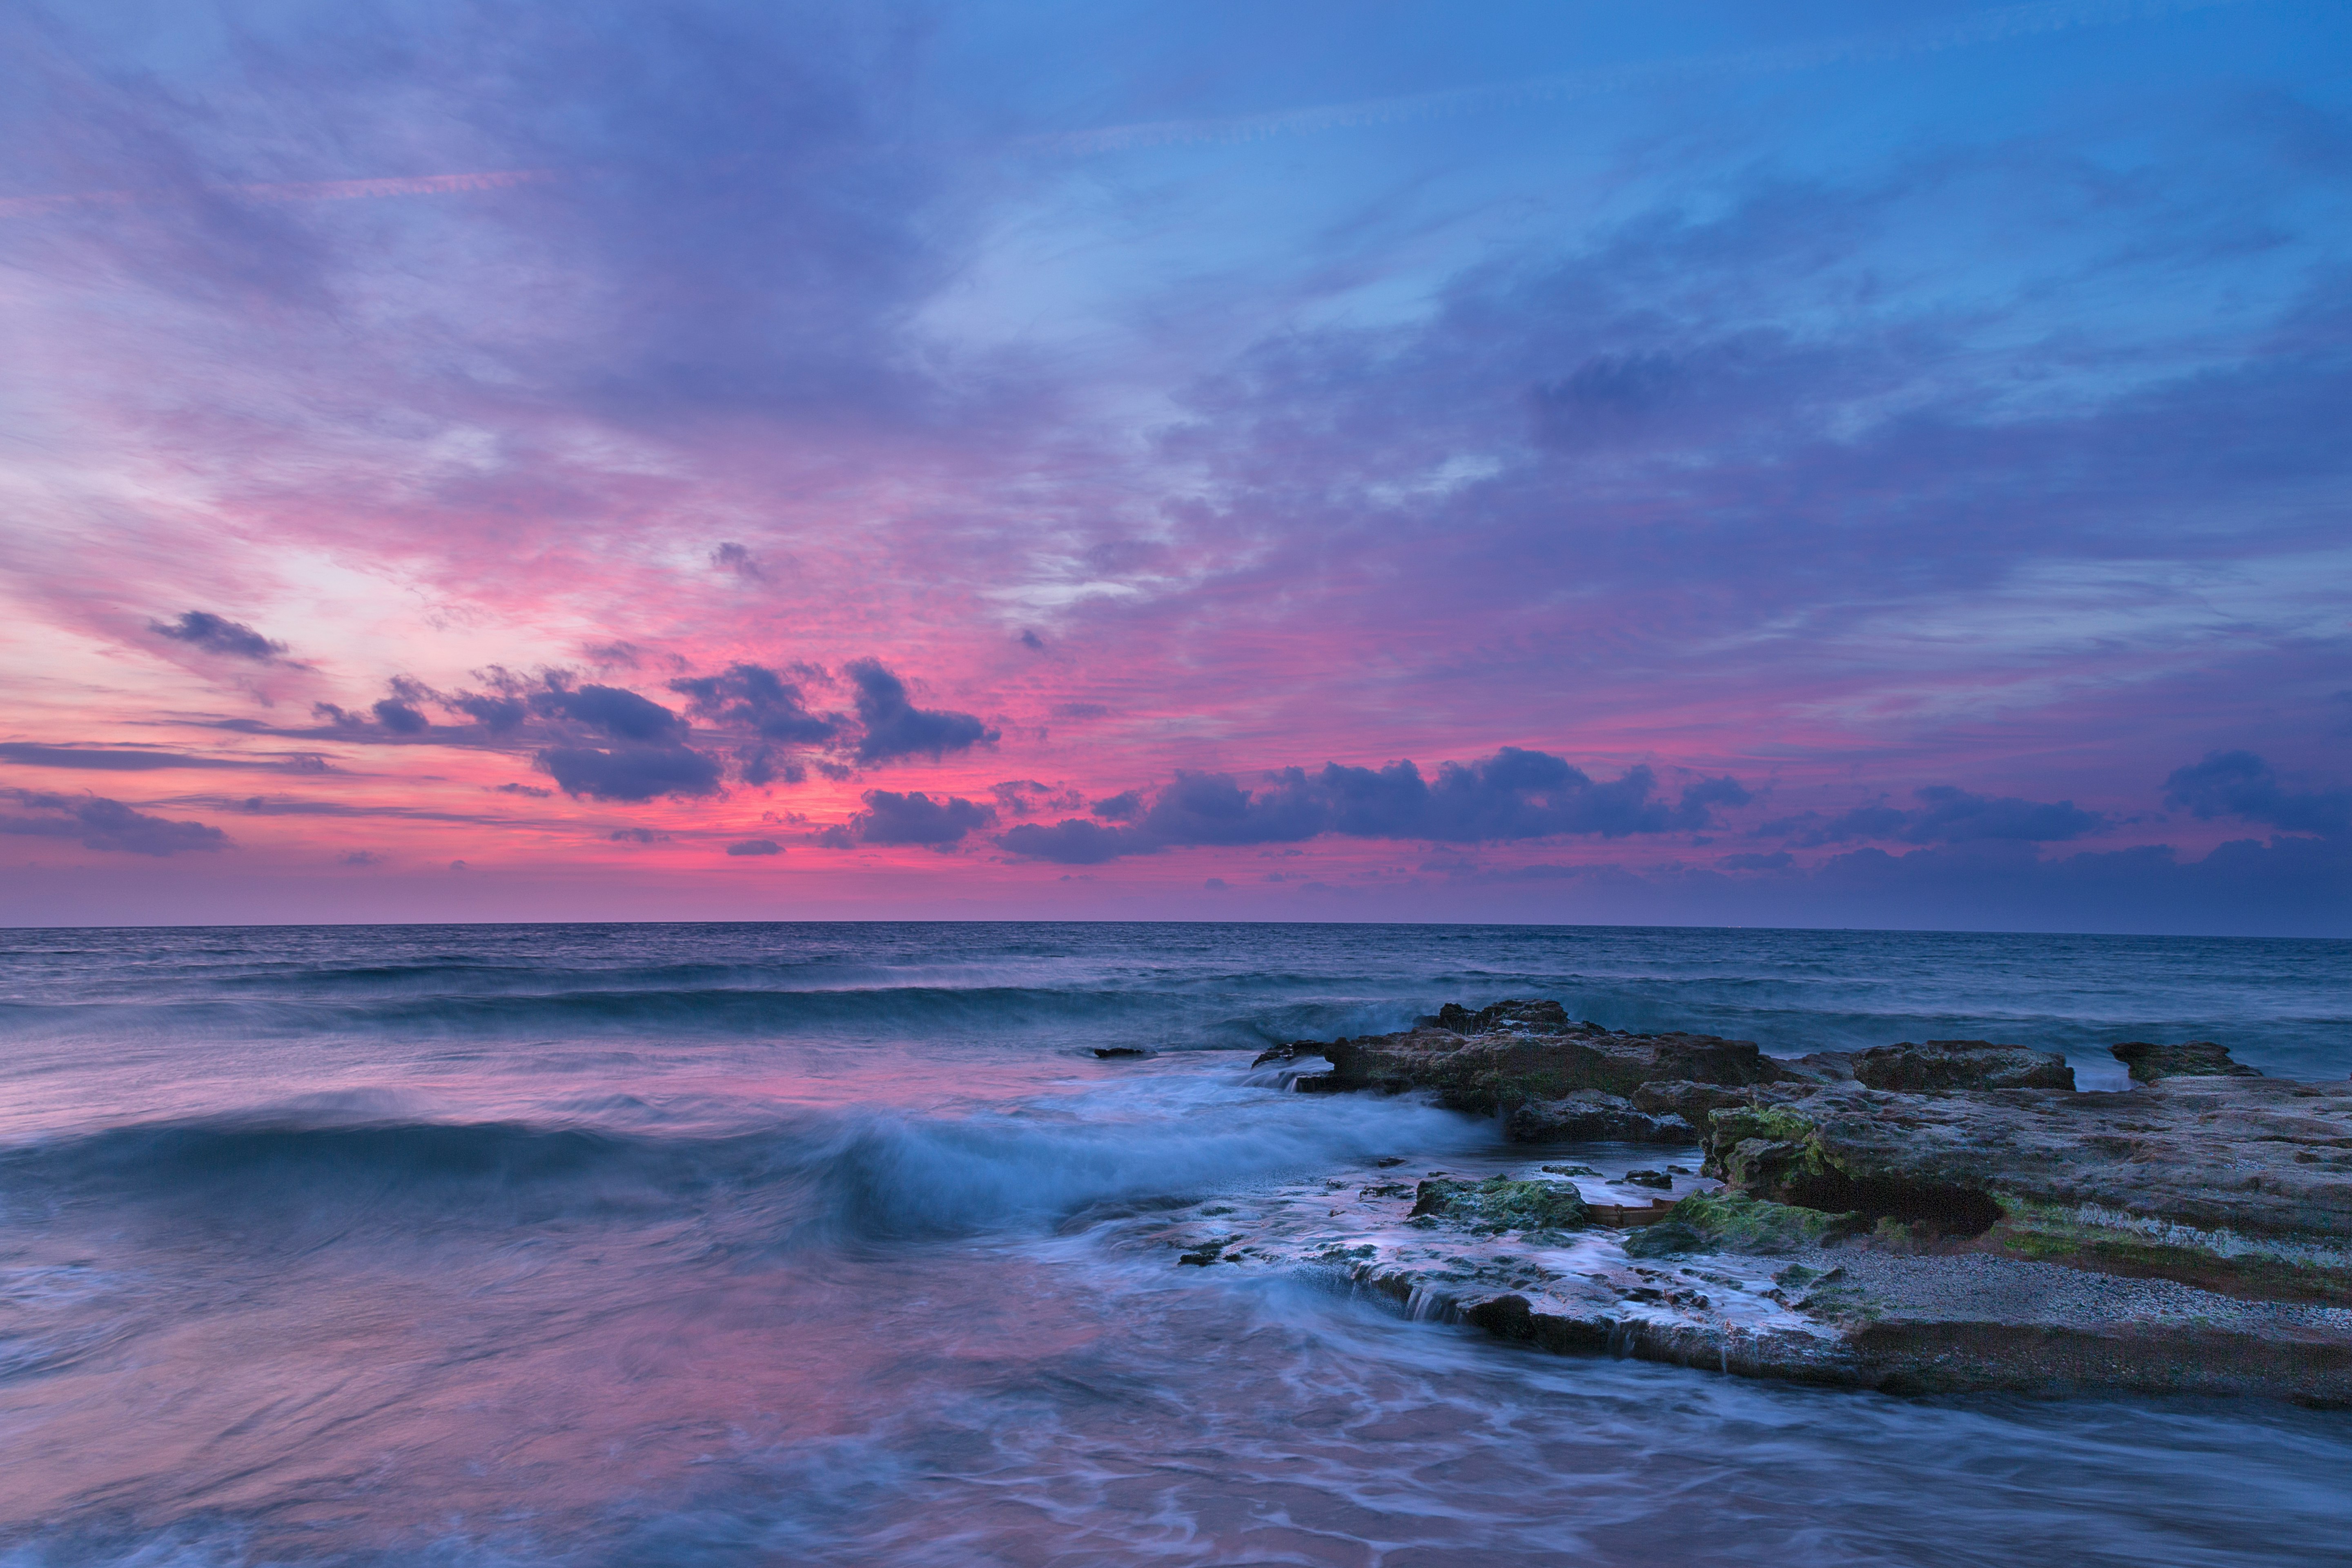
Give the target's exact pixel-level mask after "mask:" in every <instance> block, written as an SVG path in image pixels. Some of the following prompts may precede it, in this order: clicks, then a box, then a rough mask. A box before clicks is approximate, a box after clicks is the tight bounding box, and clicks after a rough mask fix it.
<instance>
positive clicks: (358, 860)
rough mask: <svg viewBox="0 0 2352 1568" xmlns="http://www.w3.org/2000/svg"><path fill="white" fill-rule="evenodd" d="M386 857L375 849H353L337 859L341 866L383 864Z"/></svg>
mask: <svg viewBox="0 0 2352 1568" xmlns="http://www.w3.org/2000/svg"><path fill="white" fill-rule="evenodd" d="M383 859H384V858H383V856H381V855H379V854H377V853H376V852H375V851H374V850H373V849H353V850H352V851H350V852H349V853H348V854H345V855H344V856H342V857H341V858H340V859H338V860H337V861H336V864H337V865H340V866H381V865H383Z"/></svg>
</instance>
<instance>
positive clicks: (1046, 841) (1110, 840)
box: [996, 817, 1159, 866]
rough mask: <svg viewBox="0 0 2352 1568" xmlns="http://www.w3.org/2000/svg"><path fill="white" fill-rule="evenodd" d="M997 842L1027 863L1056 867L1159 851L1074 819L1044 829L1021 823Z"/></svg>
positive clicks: (1124, 832) (1121, 831)
mask: <svg viewBox="0 0 2352 1568" xmlns="http://www.w3.org/2000/svg"><path fill="white" fill-rule="evenodd" d="M996 842H997V843H998V844H999V845H1001V846H1002V847H1004V848H1005V849H1008V850H1010V851H1011V852H1012V853H1013V854H1015V855H1019V856H1021V857H1023V858H1025V859H1030V860H1051V861H1053V862H1054V863H1055V865H1057V866H1099V865H1101V864H1102V863H1103V862H1104V861H1106V860H1116V859H1118V858H1119V857H1120V856H1122V855H1145V854H1149V853H1150V852H1151V851H1152V850H1153V849H1156V848H1158V847H1159V846H1158V845H1157V844H1153V843H1150V842H1149V841H1147V840H1145V839H1143V838H1141V837H1139V836H1137V835H1136V834H1135V833H1134V832H1133V831H1132V830H1130V829H1127V828H1118V827H1104V826H1100V825H1099V824H1097V823H1092V822H1087V821H1084V820H1082V819H1080V818H1077V817H1070V818H1068V819H1066V820H1065V821H1061V822H1057V823H1055V824H1054V825H1053V826H1050V827H1049V826H1041V825H1039V824H1037V823H1034V822H1024V823H1023V824H1022V825H1021V826H1018V827H1014V828H1012V829H1009V830H1008V831H1006V832H1005V833H1003V834H1002V835H1000V836H999V837H998V838H997V840H996Z"/></svg>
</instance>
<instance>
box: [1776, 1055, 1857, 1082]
mask: <svg viewBox="0 0 2352 1568" xmlns="http://www.w3.org/2000/svg"><path fill="white" fill-rule="evenodd" d="M1776 1059H1778V1060H1779V1062H1780V1071H1781V1074H1782V1076H1783V1078H1784V1079H1786V1080H1788V1081H1790V1082H1796V1083H1852V1082H1853V1052H1852V1051H1814V1052H1812V1053H1811V1054H1810V1055H1808V1056H1801V1057H1780V1058H1776Z"/></svg>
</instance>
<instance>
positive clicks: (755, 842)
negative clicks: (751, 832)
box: [727, 838, 784, 855]
mask: <svg viewBox="0 0 2352 1568" xmlns="http://www.w3.org/2000/svg"><path fill="white" fill-rule="evenodd" d="M783 852H784V847H783V846H782V845H781V844H779V843H777V842H776V841H775V840H774V839H772V838H746V839H742V840H740V842H738V843H734V844H730V845H729V846H728V847H727V853H729V854H730V855H781V854H782V853H783Z"/></svg>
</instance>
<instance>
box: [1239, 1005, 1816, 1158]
mask: <svg viewBox="0 0 2352 1568" xmlns="http://www.w3.org/2000/svg"><path fill="white" fill-rule="evenodd" d="M1282 1048H1283V1049H1286V1050H1288V1051H1290V1052H1291V1053H1292V1054H1293V1056H1294V1057H1295V1056H1297V1055H1303V1054H1307V1053H1309V1052H1314V1053H1318V1054H1320V1055H1322V1056H1323V1057H1325V1058H1328V1060H1329V1061H1330V1063H1331V1067H1332V1071H1331V1074H1330V1081H1329V1082H1328V1083H1326V1084H1315V1083H1312V1082H1311V1080H1307V1079H1302V1080H1301V1081H1300V1087H1301V1088H1302V1089H1309V1090H1310V1091H1311V1090H1313V1089H1381V1090H1386V1091H1388V1092H1391V1093H1395V1092H1401V1091H1402V1090H1405V1089H1430V1090H1433V1091H1434V1092H1435V1094H1436V1097H1437V1100H1438V1101H1439V1103H1440V1104H1443V1105H1446V1106H1449V1107H1451V1108H1453V1109H1454V1110H1467V1111H1471V1112H1474V1113H1476V1114H1481V1115H1491V1114H1494V1113H1495V1112H1497V1111H1506V1112H1507V1111H1509V1110H1514V1109H1516V1108H1517V1107H1520V1106H1524V1105H1542V1104H1545V1103H1548V1102H1551V1101H1558V1100H1567V1099H1568V1098H1569V1097H1570V1096H1572V1095H1578V1094H1581V1093H1584V1092H1587V1091H1598V1092H1599V1093H1601V1094H1604V1095H1610V1096H1614V1097H1617V1098H1619V1099H1622V1098H1623V1097H1625V1096H1627V1095H1630V1094H1631V1093H1633V1090H1635V1089H1639V1088H1640V1087H1642V1086H1643V1084H1646V1083H1651V1082H1654V1081H1658V1080H1662V1079H1664V1080H1680V1081H1688V1082H1696V1083H1710V1084H1717V1085H1727V1086H1738V1085H1748V1084H1762V1083H1770V1082H1775V1081H1778V1080H1779V1079H1780V1078H1781V1077H1782V1076H1783V1074H1782V1071H1781V1068H1780V1064H1779V1063H1777V1062H1775V1061H1774V1060H1772V1059H1771V1058H1769V1057H1767V1056H1765V1055H1764V1054H1763V1052H1762V1051H1760V1050H1759V1049H1758V1047H1757V1046H1756V1043H1755V1042H1754V1041H1752V1040H1727V1039H1721V1038H1718V1037H1716V1036H1713V1035H1686V1034H1666V1035H1629V1034H1625V1033H1622V1032H1620V1031H1614V1030H1610V1029H1605V1028H1602V1027H1601V1026H1600V1025H1598V1024H1592V1023H1581V1022H1578V1021H1576V1020H1574V1019H1571V1018H1570V1017H1569V1016H1568V1014H1567V1012H1566V1011H1565V1010H1564V1009H1563V1008H1562V1007H1561V1006H1560V1005H1559V1003H1557V1002H1542V1001H1517V1002H1498V1003H1496V1004H1495V1005H1493V1006H1491V1007H1486V1008H1482V1009H1480V1010H1479V1011H1477V1012H1475V1013H1473V1012H1471V1011H1470V1010H1469V1009H1467V1008H1465V1007H1461V1006H1456V1005H1447V1006H1446V1007H1445V1008H1444V1009H1443V1010H1441V1011H1440V1012H1438V1013H1436V1014H1435V1015H1433V1016H1430V1017H1427V1018H1423V1020H1421V1021H1420V1022H1419V1023H1417V1024H1415V1025H1414V1026H1413V1027H1412V1028H1411V1029H1408V1030H1405V1031H1403V1032H1402V1033H1399V1034H1393V1035H1366V1036H1360V1037H1356V1038H1353V1039H1349V1038H1346V1037H1342V1038H1339V1039H1337V1040H1333V1041H1331V1042H1329V1043H1328V1044H1320V1045H1318V1044H1316V1043H1314V1042H1308V1041H1300V1042H1297V1043H1295V1044H1294V1045H1292V1046H1289V1047H1282ZM1265 1059H1267V1058H1260V1060H1261V1061H1264V1060H1265ZM1563 1114H1564V1115H1569V1114H1579V1113H1577V1112H1574V1111H1570V1112H1564V1113H1563ZM1526 1124H1527V1125H1528V1127H1530V1128H1531V1129H1533V1128H1537V1127H1540V1126H1542V1125H1544V1124H1545V1119H1544V1118H1543V1117H1542V1116H1541V1115H1539V1114H1538V1115H1535V1116H1533V1117H1531V1118H1530V1120H1529V1121H1528V1122H1527V1123H1526ZM1627 1125H1629V1126H1630V1125H1633V1123H1630V1122H1629V1123H1627Z"/></svg>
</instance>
